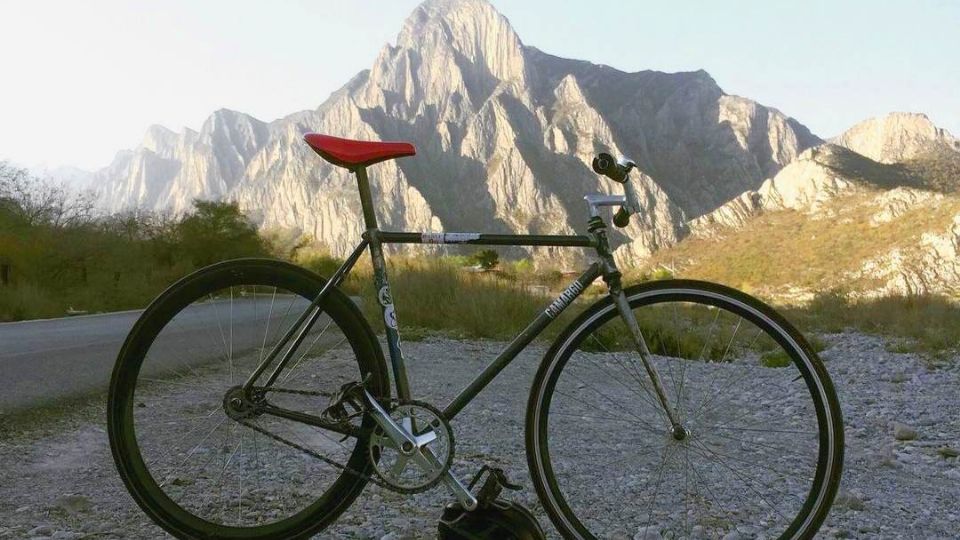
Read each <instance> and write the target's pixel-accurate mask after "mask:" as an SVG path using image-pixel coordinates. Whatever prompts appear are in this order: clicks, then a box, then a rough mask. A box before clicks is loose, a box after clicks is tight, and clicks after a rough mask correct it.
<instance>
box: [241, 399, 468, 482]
mask: <svg viewBox="0 0 960 540" xmlns="http://www.w3.org/2000/svg"><path fill="white" fill-rule="evenodd" d="M269 391H270V392H277V393H281V394H297V395H304V396H321V397H331V396H332V395H333V394H334V393H332V392H317V391H311V390H292V389H286V388H270V389H269ZM389 403H390V407H391V408H390V410H393V408H394V407H395V406H397V405H400V404H407V403H409V404H413V405H422V403H419V402H415V401H409V402H405V401H400V400H397V399H390V401H389ZM444 421H446V420H444ZM238 423H239V424H241V425H243V426H246V427H248V428H250V429H252V430H254V431H256V432H257V433H260V434H262V435H266V436H267V437H269V438H271V439H273V440H275V441H277V442H279V443H282V444H285V445H287V446H289V447H291V448H294V449H296V450H299V451H301V452H303V453H304V454H307V455H308V456H310V457H313V458H316V459H319V460H320V461H322V462H324V463H326V464H327V465H330V466H332V467H335V468H337V469H340V470H341V471H343V472H345V473H347V474H349V475H351V476H354V477H357V478H360V479H362V480H366V481H368V482H371V483H373V484H374V485H377V486H380V487H382V488H384V489H388V490H390V491H393V492H395V493H401V494H403V495H414V494H417V493H422V492H424V491H427V490H429V489H432V488H433V487H434V486H435V485H436V484H437V483H438V482H434V483H433V484H431V485H429V486H426V487H423V488H412V489H407V488H402V487H399V486H394V485H393V484H390V483H389V482H386V481H384V480H381V479H380V478H378V477H376V476H375V474H364V473H362V472H360V471H357V470H354V469H351V468H350V467H348V466H346V465H344V464H342V463H339V462H337V461H334V460H332V459H330V458H328V457H326V456H322V455H320V454H318V453H317V452H315V451H313V450H311V449H309V448H305V447H303V446H301V445H299V444H297V443H295V442H293V441H290V440H287V439H285V438H283V437H281V436H279V435H276V434H274V433H271V432H269V431H267V430H265V429H263V428H261V427H259V426H255V425H253V424H251V423H249V422H247V421H245V420H238ZM448 431H449V432H450V450H451V456H452V452H453V430H448ZM450 461H452V459H450V460H447V462H448V463H447V467H446V468H447V470H449V468H450ZM374 467H375V466H374ZM446 472H447V471H444V473H443V474H446ZM443 474H441V475H440V477H439V479H442V478H443ZM439 479H438V480H439Z"/></svg>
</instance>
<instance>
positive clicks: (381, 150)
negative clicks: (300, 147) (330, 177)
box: [303, 133, 417, 169]
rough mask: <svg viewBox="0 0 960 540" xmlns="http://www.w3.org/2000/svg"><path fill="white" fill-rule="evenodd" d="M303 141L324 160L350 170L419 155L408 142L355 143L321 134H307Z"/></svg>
mask: <svg viewBox="0 0 960 540" xmlns="http://www.w3.org/2000/svg"><path fill="white" fill-rule="evenodd" d="M303 140H305V141H307V144H309V145H310V148H313V151H314V152H316V153H318V154H320V157H322V158H323V159H325V160H327V161H329V162H330V163H333V164H334V165H339V166H341V167H346V168H348V169H353V168H356V167H366V166H368V165H373V164H374V163H380V162H381V161H386V160H388V159H394V158H399V157H406V156H413V155H416V153H417V149H416V148H414V147H413V145H412V144H410V143H408V142H371V141H354V140H351V139H341V138H339V137H331V136H330V135H321V134H320V133H307V134H306V135H304V136H303Z"/></svg>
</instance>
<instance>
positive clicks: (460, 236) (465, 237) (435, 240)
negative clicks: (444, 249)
mask: <svg viewBox="0 0 960 540" xmlns="http://www.w3.org/2000/svg"><path fill="white" fill-rule="evenodd" d="M479 239H480V233H468V232H452V233H430V232H425V233H422V234H421V235H420V241H421V242H423V243H424V244H462V243H464V242H470V241H472V240H479Z"/></svg>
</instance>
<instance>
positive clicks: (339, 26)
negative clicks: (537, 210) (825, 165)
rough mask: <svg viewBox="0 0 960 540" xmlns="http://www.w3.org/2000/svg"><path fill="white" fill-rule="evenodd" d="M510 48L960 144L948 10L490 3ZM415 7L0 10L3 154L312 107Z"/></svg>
mask: <svg viewBox="0 0 960 540" xmlns="http://www.w3.org/2000/svg"><path fill="white" fill-rule="evenodd" d="M492 3H493V4H494V6H496V7H497V9H498V10H499V11H500V12H501V13H503V14H504V15H505V16H506V17H507V18H508V19H510V22H511V23H512V24H513V27H514V28H515V29H516V31H517V33H518V34H519V35H520V38H521V39H522V40H523V41H524V43H525V44H527V45H533V46H535V47H538V48H540V49H541V50H544V51H546V52H549V53H551V54H555V55H557V56H563V57H568V58H577V59H583V60H589V61H591V62H594V63H602V64H607V65H610V66H613V67H616V68H619V69H622V70H626V71H637V70H642V69H656V70H661V71H691V70H696V69H705V70H706V71H708V72H709V73H710V74H711V75H712V76H713V78H714V79H715V80H716V81H717V82H718V83H719V84H720V86H721V87H722V88H723V89H724V90H725V91H726V92H728V93H731V94H737V95H741V96H745V97H748V98H751V99H755V100H757V101H759V102H760V103H763V104H764V105H769V106H772V107H776V108H778V109H780V110H781V111H783V112H784V113H786V114H788V115H790V116H792V117H794V118H796V119H798V120H799V121H800V122H802V123H804V124H805V125H807V127H809V128H810V129H811V130H812V131H813V132H814V133H816V134H818V135H820V136H821V137H829V136H833V135H836V134H838V133H840V132H841V131H843V130H844V129H846V128H847V127H849V126H851V125H853V124H855V123H856V122H858V121H860V120H863V119H866V118H869V117H872V116H878V115H882V114H885V113H887V112H890V111H916V112H924V113H927V114H928V115H929V116H930V117H931V119H932V120H933V121H934V122H935V123H937V124H938V125H940V126H941V127H945V128H947V129H948V130H950V131H951V132H953V133H954V134H956V135H960V97H958V96H960V92H958V89H960V30H958V29H960V0H842V1H837V0H807V1H805V2H779V1H778V2H771V1H769V0H749V1H748V0H725V1H723V2H716V1H713V0H698V1H681V0H676V1H671V2H664V1H662V0H660V1H648V0H633V1H614V0H590V1H567V0H492ZM417 4H418V2H417V1H412V0H350V1H344V0H339V1H328V0H310V1H306V0H303V1H301V0H275V1H272V2H266V1H255V0H203V1H199V2H198V1H195V0H99V1H97V2H77V1H76V0H67V1H61V0H0V21H2V22H0V27H2V30H0V69H2V70H3V71H2V72H0V73H2V75H0V160H4V159H6V160H10V161H12V162H14V163H17V164H19V165H23V166H30V167H37V166H48V167H52V166H56V165H74V166H79V167H81V168H86V169H95V168H99V167H103V166H105V165H107V164H109V162H110V161H111V160H112V159H113V156H114V154H115V153H116V152H117V151H118V150H120V149H123V148H132V147H135V146H136V145H137V144H138V143H139V141H140V139H141V138H142V136H143V133H144V132H145V130H146V128H147V127H148V126H149V125H151V124H161V125H165V126H167V127H170V128H172V129H175V130H180V129H182V128H183V127H184V126H187V127H190V128H193V129H198V128H199V127H200V125H201V124H202V123H203V121H204V119H205V118H206V117H207V116H208V115H209V114H210V113H211V112H213V111H214V110H216V109H219V108H224V107H225V108H229V109H235V110H239V111H243V112H246V113H248V114H252V115H253V116H255V117H257V118H260V119H262V120H268V121H269V120H273V119H276V118H279V117H281V116H285V115H287V114H289V113H292V112H295V111H298V110H303V109H312V108H315V107H317V106H318V105H319V104H320V103H322V102H323V101H324V99H326V97H327V96H328V95H329V94H330V93H331V92H333V91H335V90H336V89H338V88H339V87H340V86H342V85H343V84H344V83H346V82H347V80H348V79H349V78H350V77H352V76H353V75H355V74H356V73H357V72H359V71H361V70H363V69H366V68H369V67H370V66H371V65H372V64H373V62H374V60H375V59H376V56H377V53H378V52H379V50H380V49H381V48H382V47H383V45H384V44H386V43H388V42H391V43H392V42H394V41H395V39H396V35H397V33H398V32H399V30H400V27H401V25H402V23H403V21H404V19H405V18H406V17H407V16H408V15H409V14H410V12H411V11H412V10H413V9H414V8H415V7H416V5H417Z"/></svg>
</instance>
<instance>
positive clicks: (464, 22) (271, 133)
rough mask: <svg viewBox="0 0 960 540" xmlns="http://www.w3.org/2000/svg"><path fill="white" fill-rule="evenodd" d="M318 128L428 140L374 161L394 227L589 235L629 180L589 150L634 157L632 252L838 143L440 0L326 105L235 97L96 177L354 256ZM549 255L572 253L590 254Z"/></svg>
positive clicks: (146, 201)
mask: <svg viewBox="0 0 960 540" xmlns="http://www.w3.org/2000/svg"><path fill="white" fill-rule="evenodd" d="M308 131H317V132H322V133H327V134H330V135H335V136H340V137H347V138H355V139H369V140H406V141H410V142H413V143H414V144H415V145H416V147H417V149H418V155H417V156H416V157H413V158H406V159H402V160H397V161H391V162H386V163H383V164H379V165H377V166H375V167H373V168H372V169H371V170H370V175H371V180H372V185H373V188H374V197H375V199H376V201H377V205H378V213H379V217H380V220H381V224H382V226H383V227H384V228H387V229H406V230H440V229H445V230H448V231H456V230H483V231H489V232H515V233H540V234H549V233H558V234H560V233H572V232H575V231H581V232H582V231H583V229H584V228H585V222H586V218H587V212H586V207H585V203H584V202H583V200H582V197H583V195H584V194H586V193H590V192H597V191H603V192H608V191H612V190H613V189H614V187H613V186H611V185H610V182H607V181H604V180H601V179H599V178H598V177H597V175H596V174H594V173H593V172H592V171H591V170H590V166H589V163H590V160H591V159H592V157H593V156H594V155H595V154H596V153H597V152H599V151H604V150H606V151H610V152H611V153H614V154H619V155H627V156H630V157H632V158H634V160H635V161H637V163H638V164H639V166H640V169H641V170H642V171H643V174H642V175H640V178H639V180H638V191H639V193H640V195H641V199H642V201H643V203H644V205H645V209H644V212H643V213H642V215H641V217H640V218H639V219H638V220H636V222H635V223H634V224H632V225H631V226H630V228H628V229H627V230H626V231H625V232H626V233H627V234H628V235H629V236H630V237H632V238H633V241H632V242H630V243H629V244H627V245H625V246H623V248H622V249H620V250H619V251H618V256H619V257H621V258H622V259H625V260H629V261H637V260H639V259H641V258H643V257H646V256H648V255H649V254H651V253H653V252H654V251H656V250H658V249H661V248H663V247H666V246H670V245H673V244H676V243H677V242H678V241H679V240H680V239H682V238H683V237H684V236H686V235H687V234H688V225H687V221H688V220H689V219H691V218H698V217H701V216H704V215H706V214H709V213H710V212H712V211H714V210H716V209H717V208H719V207H721V206H722V205H723V204H724V203H725V202H727V201H728V200H730V199H732V198H735V197H737V196H739V195H740V194H741V193H743V192H745V191H749V190H756V189H758V188H759V187H760V186H761V184H762V183H763V182H764V180H765V179H767V178H771V177H774V176H775V175H776V174H777V173H778V172H779V171H780V170H781V169H782V168H783V167H784V166H785V165H787V164H788V163H790V162H791V161H793V160H794V158H796V157H797V156H798V155H799V154H800V153H802V152H803V151H804V150H806V149H807V148H810V147H812V146H816V145H818V144H820V143H822V141H821V140H820V139H819V138H818V137H816V136H814V135H813V134H811V133H810V131H809V130H808V129H806V128H805V127H804V126H803V125H801V124H800V123H798V122H797V121H795V120H793V119H791V118H789V117H788V116H786V115H784V114H782V113H781V112H779V111H777V110H775V109H772V108H768V107H764V106H763V105H760V104H758V103H756V102H753V101H751V100H749V99H745V98H742V97H738V96H732V95H729V94H726V93H725V92H723V90H722V89H721V88H720V87H719V86H718V85H717V83H716V82H715V81H714V80H713V79H712V78H711V77H710V76H709V75H708V74H707V73H706V72H704V71H696V72H688V73H662V72H656V71H641V72H637V73H626V72H622V71H619V70H617V69H614V68H611V67H608V66H603V65H595V64H591V63H589V62H585V61H579V60H569V59H564V58H559V57H556V56H552V55H550V54H547V53H545V52H542V51H540V50H538V49H536V48H534V47H530V46H527V45H525V44H524V43H523V42H522V40H521V39H520V37H519V36H518V35H517V34H516V32H514V30H513V29H512V28H511V26H510V24H509V22H508V21H507V19H506V18H505V17H503V16H502V15H501V14H500V13H498V12H497V11H496V10H495V9H494V8H493V7H492V6H491V5H490V4H489V3H487V2H486V1H484V0H428V1H427V2H425V3H424V4H422V5H420V6H419V7H417V8H416V9H415V10H414V11H413V13H412V14H411V15H410V16H409V17H408V19H407V20H406V21H405V22H404V24H403V27H402V29H401V31H400V33H399V35H398V37H397V40H396V44H394V45H390V44H388V45H386V46H384V47H383V49H382V50H381V51H380V54H379V56H378V57H377V59H376V60H375V61H374V63H373V65H372V67H371V68H370V69H369V70H365V71H361V72H360V73H358V74H357V75H356V76H355V77H354V78H353V79H351V80H350V81H349V82H347V84H346V85H344V86H343V87H342V88H341V89H340V90H338V91H337V92H334V93H333V94H332V95H331V96H330V97H329V98H328V99H327V100H326V101H324V102H323V103H322V104H321V105H320V106H319V107H318V108H317V109H314V110H310V111H301V112H297V113H294V114H291V115H289V116H287V117H284V118H281V119H278V120H275V121H272V122H268V123H265V122H261V121H259V120H257V119H255V118H252V117H250V116H248V115H245V114H242V113H238V112H234V111H227V110H220V111H217V112H215V113H214V114H213V115H212V116H211V117H210V118H209V119H208V120H207V122H206V123H205V124H204V125H203V127H202V128H201V130H200V131H199V132H194V131H191V130H185V131H183V132H181V133H174V132H171V131H169V130H167V129H165V128H162V127H158V126H154V127H151V128H150V129H148V131H147V133H146V135H145V137H144V140H143V141H142V142H141V143H140V145H139V146H138V147H137V148H135V149H133V150H126V151H122V152H120V153H118V154H117V156H116V159H115V160H114V161H113V163H112V164H111V165H110V166H108V167H107V168H105V169H103V170H101V171H98V172H97V173H96V174H95V182H96V183H97V185H98V186H99V190H100V200H101V201H102V203H103V205H104V208H105V209H107V210H109V211H119V210H123V209H127V208H131V207H141V208H146V209H151V210H167V209H172V210H174V211H177V212H180V211H184V210H185V209H187V208H189V206H190V203H191V201H192V199H194V198H203V199H233V200H237V201H239V202H240V204H241V206H242V208H243V209H244V210H245V211H247V212H248V213H249V214H250V215H251V216H253V217H254V219H256V220H257V221H258V222H259V223H260V224H261V225H262V226H263V227H265V228H284V229H295V230H299V231H301V232H302V233H303V234H308V235H311V236H313V237H314V238H316V239H318V240H320V241H322V242H324V243H325V244H327V245H328V246H329V247H330V249H331V251H332V252H333V253H335V254H341V255H342V254H344V253H346V252H347V251H348V250H349V249H350V247H352V245H353V244H354V243H355V242H356V241H357V239H358V238H359V234H360V228H361V223H362V220H361V217H360V208H359V201H358V199H357V194H356V187H355V183H354V181H353V179H352V177H351V176H349V175H348V174H347V173H346V171H344V170H342V169H340V168H337V167H333V166H331V165H330V164H328V163H326V162H325V161H323V160H322V159H320V158H319V157H317V156H316V155H315V154H314V153H313V152H312V151H311V150H310V149H309V148H308V147H307V146H306V145H305V144H304V143H303V142H302V135H303V134H304V133H305V132H308ZM617 240H618V241H620V242H623V241H625V237H623V236H620V235H617ZM535 256H536V257H537V258H538V259H541V260H544V259H549V260H550V261H551V262H553V263H554V264H558V263H559V264H568V263H571V262H572V260H573V259H571V257H576V254H575V253H573V252H572V251H571V250H562V251H558V250H552V249H541V250H538V251H536V252H535Z"/></svg>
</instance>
